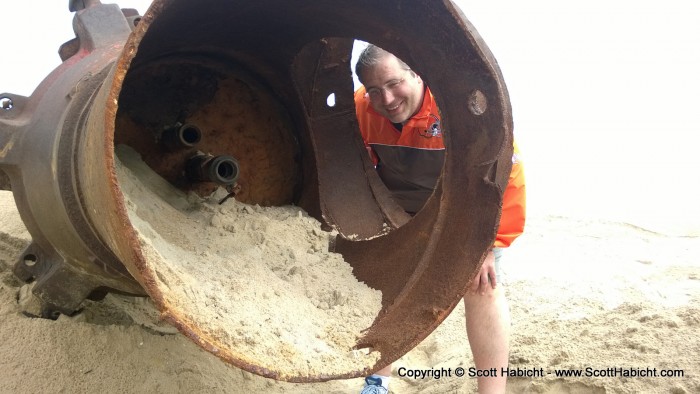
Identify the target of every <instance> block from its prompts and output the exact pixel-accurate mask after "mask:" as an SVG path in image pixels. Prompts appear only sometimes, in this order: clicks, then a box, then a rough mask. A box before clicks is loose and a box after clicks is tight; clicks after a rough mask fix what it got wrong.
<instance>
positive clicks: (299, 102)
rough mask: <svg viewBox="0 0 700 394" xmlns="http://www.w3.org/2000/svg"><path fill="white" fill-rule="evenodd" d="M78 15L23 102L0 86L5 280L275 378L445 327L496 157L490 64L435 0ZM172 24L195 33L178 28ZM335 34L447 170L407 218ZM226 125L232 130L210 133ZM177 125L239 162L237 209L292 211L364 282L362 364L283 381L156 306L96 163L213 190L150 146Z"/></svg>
mask: <svg viewBox="0 0 700 394" xmlns="http://www.w3.org/2000/svg"><path fill="white" fill-rule="evenodd" d="M76 4H77V3H76ZM82 6H85V8H84V9H81V7H82ZM81 7H77V9H79V11H78V12H77V13H76V17H75V21H74V28H75V31H76V36H77V37H76V40H71V41H70V42H69V43H70V45H67V46H65V47H64V48H63V50H62V51H61V56H62V58H64V59H65V61H64V62H63V64H61V65H60V66H59V67H58V68H57V69H56V70H55V71H54V72H53V73H52V74H50V75H49V76H48V77H47V78H46V79H45V80H44V81H43V82H42V84H41V85H40V86H39V88H37V90H36V91H35V92H34V93H33V94H32V96H31V97H29V98H27V97H22V96H19V95H13V94H10V93H7V94H0V97H2V98H4V99H5V101H3V103H4V104H3V108H4V110H1V111H0V174H2V173H4V174H5V176H4V179H9V183H10V184H11V188H12V191H13V193H14V196H15V200H16V202H17V206H18V210H19V212H20V215H21V216H22V219H23V221H24V223H25V225H26V226H27V229H28V230H29V232H30V233H31V234H32V238H33V241H32V243H31V244H30V245H29V246H28V247H27V249H26V250H25V251H24V252H23V253H22V254H21V256H19V257H18V259H17V262H16V264H15V273H16V274H17V276H19V277H20V278H21V279H23V280H27V281H29V280H32V279H34V280H36V282H37V283H36V285H35V287H34V292H35V294H37V296H38V297H40V298H41V299H42V300H43V301H44V302H45V303H46V304H47V305H49V306H50V307H51V308H52V309H53V310H58V311H60V312H63V313H71V312H73V311H75V310H76V309H77V308H78V307H79V305H80V303H81V302H82V300H84V299H85V298H86V297H91V296H92V297H95V296H96V295H97V294H101V293H103V292H104V290H110V291H120V292H126V293H131V294H147V295H149V296H150V297H151V298H152V299H153V300H154V302H155V303H156V305H157V306H158V308H159V309H160V310H161V313H162V315H163V316H164V317H165V318H166V319H167V320H168V321H170V322H171V323H172V324H173V325H175V326H176V327H178V329H179V330H180V331H181V332H182V333H184V334H185V335H187V336H188V337H190V338H191V339H192V340H193V341H195V342H196V343H197V344H199V345H200V346H202V347H203V348H205V349H207V350H209V351H211V352H213V353H215V354H216V355H217V356H219V357H220V358H222V359H224V360H226V361H228V362H230V363H232V364H234V365H236V366H238V367H241V368H243V369H246V370H248V371H251V372H254V373H257V374H260V375H263V376H267V377H271V378H275V379H282V380H287V381H293V382H310V381H319V380H328V379H339V378H349V377H356V376H360V375H362V374H366V373H369V372H371V371H374V370H378V369H380V368H382V367H384V366H386V365H388V364H389V363H391V362H393V361H395V360H396V359H398V358H399V357H401V356H402V355H403V354H405V353H406V352H408V351H409V350H410V349H411V348H413V347H414V346H415V345H417V344H418V343H419V342H420V341H421V340H423V339H424V338H425V337H426V336H427V335H428V334H429V333H430V332H431V331H432V330H433V329H434V328H435V327H437V325H438V324H440V322H441V321H442V320H444V319H445V318H446V316H447V315H448V314H449V312H450V311H451V310H452V309H453V308H454V307H455V305H456V304H457V303H458V302H459V300H460V298H461V297H462V296H463V295H464V293H465V291H466V285H467V283H468V282H469V281H470V280H471V278H472V277H473V276H474V275H475V273H476V272H477V271H478V268H479V266H480V264H481V262H482V261H483V258H484V256H485V255H486V252H487V250H488V248H489V247H490V245H492V243H493V240H494V238H495V231H496V227H497V224H498V220H499V215H500V206H501V201H502V193H503V189H504V187H505V184H506V182H507V179H508V174H509V171H510V157H511V154H512V118H511V109H510V103H509V99H508V94H507V90H506V88H505V84H504V82H503V79H502V76H501V74H500V71H499V68H498V65H497V63H496V61H495V59H494V58H493V56H492V55H491V53H490V51H489V50H488V48H487V46H486V45H485V43H484V42H483V41H482V39H481V38H480V37H479V35H478V33H476V30H475V29H474V28H473V26H472V25H471V24H470V23H469V22H468V21H467V19H466V18H465V17H464V15H462V13H461V12H460V11H459V10H458V9H457V8H456V7H455V6H454V5H453V4H452V3H451V2H449V1H432V0H430V1H428V0H426V1H412V2H406V1H403V0H385V1H382V2H377V1H375V0H332V1H323V2H319V1H314V0H303V1H302V0H300V1H295V2H289V1H287V0H264V1H260V0H256V1H248V0H238V1H234V0H228V1H227V0H201V1H196V2H195V1H186V0H155V1H154V2H153V4H152V6H151V7H150V9H149V11H148V12H147V13H146V14H145V15H144V16H143V17H142V18H141V19H140V21H139V23H138V24H137V25H136V26H134V23H133V22H131V20H130V19H128V18H132V17H133V15H129V16H128V17H127V16H126V15H125V13H124V12H123V11H122V10H120V9H119V8H118V7H117V6H113V5H102V4H99V2H82V3H81ZM132 19H133V18H132ZM407 21H421V22H420V23H408V22H407ZM190 25H196V26H197V27H198V28H197V29H188V30H187V31H183V30H182V29H181V26H190ZM132 29H133V33H132ZM352 38H359V39H362V40H364V41H369V42H373V43H375V44H377V45H379V46H381V47H383V48H385V49H387V50H389V51H390V52H393V53H395V54H396V55H397V56H399V57H401V58H402V59H403V60H405V61H406V62H407V63H408V64H410V65H411V66H412V68H413V69H414V70H415V71H416V72H418V73H419V74H420V75H421V76H422V78H423V79H424V80H425V81H426V82H427V83H428V84H429V85H430V86H431V89H432V90H433V92H434V93H435V95H436V97H437V99H438V103H439V105H440V109H441V112H442V115H443V129H444V130H446V131H445V134H444V136H445V145H446V147H447V154H446V159H445V163H444V167H443V172H442V176H441V178H440V180H439V182H438V184H437V186H436V189H435V192H434V193H433V196H432V197H431V198H430V199H429V200H428V202H427V203H426V205H425V206H424V207H423V209H422V210H421V211H420V212H418V214H417V215H416V216H415V217H413V218H411V217H409V216H408V215H407V214H406V213H405V212H403V211H402V210H401V209H400V208H399V207H398V205H397V204H396V203H394V202H393V201H392V200H391V198H390V196H389V193H388V191H387V190H386V188H385V187H384V186H383V185H382V183H381V181H380V180H379V178H378V176H377V174H376V173H375V172H374V169H373V168H372V165H371V163H370V161H369V159H368V158H367V155H366V152H365V150H364V146H363V143H362V141H361V139H360V137H359V133H358V130H357V123H356V120H355V117H354V104H353V101H352V96H353V95H352V93H353V86H352V80H351V72H350V64H349V61H350V49H351V47H352ZM331 94H333V95H334V97H335V99H336V101H335V105H333V106H329V105H328V102H327V98H328V97H329V96H330V95H331ZM163 97H167V100H163ZM9 103H11V105H10V104H9ZM231 111H238V112H235V116H233V117H232V112H231ZM256 111H257V112H256ZM246 116H250V118H246ZM232 118H235V119H237V120H239V121H240V122H239V123H240V124H239V126H238V129H237V132H235V133H234V132H222V130H224V129H225V127H224V126H225V125H229V124H231V123H230V120H231V119H232ZM176 120H177V121H182V123H183V124H197V127H198V128H199V129H200V130H201V141H200V142H199V143H198V144H197V149H198V150H201V151H203V152H208V153H210V154H211V155H213V156H221V155H231V156H233V157H235V158H236V160H237V161H239V162H240V167H239V169H240V171H239V172H240V174H239V180H238V182H239V184H241V185H242V188H241V192H240V193H237V194H236V199H240V200H241V201H243V202H248V203H251V204H261V205H284V204H291V203H294V204H297V205H299V206H301V207H303V208H304V209H305V210H306V211H307V212H309V213H310V214H312V215H314V216H315V217H316V218H317V219H319V220H320V221H322V222H323V223H325V224H326V225H327V226H328V227H332V228H334V229H336V230H337V231H338V232H339V234H340V236H339V237H338V239H337V240H336V251H338V252H340V253H342V254H343V256H344V258H345V259H346V261H348V262H349V263H350V264H351V265H352V266H353V272H354V274H355V276H356V277H357V278H358V279H360V280H361V281H364V282H365V283H367V284H369V285H370V286H372V287H374V288H377V289H379V290H381V291H382V310H381V311H380V313H379V315H378V316H377V318H376V320H375V321H374V323H373V324H372V325H371V326H370V327H368V329H367V330H366V331H365V332H364V333H363V335H362V337H361V338H359V339H358V342H357V347H358V348H371V349H372V350H374V351H377V352H379V353H380V355H381V357H380V358H379V359H378V361H377V362H376V363H374V364H373V365H367V366H366V367H364V368H360V369H353V370H348V371H343V372H339V373H334V374H329V375H318V374H309V373H307V372H305V371H287V370H281V369H279V368H278V367H277V365H275V364H274V363H273V364H269V363H267V364H264V363H262V361H261V360H255V359H253V360H251V359H250V358H249V355H247V354H242V353H241V352H240V350H239V349H236V348H231V347H230V346H226V345H225V344H224V343H223V342H222V341H221V338H220V337H219V336H217V335H214V334H212V333H211V332H209V331H208V330H207V327H203V326H201V325H199V324H197V322H196V321H193V320H192V319H190V318H188V317H187V316H186V315H185V314H184V313H183V311H182V310H179V309H178V307H177V305H176V303H172V302H169V301H168V299H167V298H166V296H165V295H164V294H165V293H164V289H163V288H162V287H160V285H159V282H158V279H157V273H156V272H155V271H154V268H153V267H152V266H151V265H150V264H149V261H148V260H147V259H146V258H145V253H144V250H143V249H142V246H141V244H140V243H139V240H138V237H137V233H136V230H135V228H134V227H133V226H132V224H131V222H130V220H129V217H128V215H127V211H126V207H125V201H124V198H123V196H122V193H121V190H120V184H119V181H118V179H117V177H116V173H115V157H114V156H115V144H127V145H129V146H131V147H132V148H133V149H134V150H136V151H137V152H138V153H139V154H141V156H142V157H143V158H144V161H145V162H146V164H147V165H148V166H149V167H150V168H151V169H153V170H154V171H155V172H157V173H158V174H160V175H161V176H162V177H163V178H165V179H166V180H168V181H169V182H170V183H171V184H172V185H175V186H177V187H178V188H180V189H182V190H184V191H192V192H195V193H199V194H201V195H205V194H207V193H211V192H212V190H213V188H212V183H211V182H192V181H191V180H190V179H187V178H186V177H183V173H185V171H184V170H185V166H186V164H185V163H187V158H189V157H190V156H191V154H192V152H191V151H190V150H189V149H181V150H176V151H166V152H164V150H163V149H162V146H161V145H160V144H159V143H158V137H159V135H160V133H162V130H163V128H164V127H165V126H166V125H169V124H170V125H172V124H173V122H174V121H176ZM248 120H250V121H248ZM265 122H268V123H265ZM36 157H41V158H42V159H43V160H41V161H37V160H34V158H36ZM260 160H265V164H266V166H264V168H265V169H266V170H265V171H267V172H264V173H263V170H262V168H256V165H255V163H259V161H260ZM2 179H3V177H2V176H0V180H2ZM5 183H7V182H6V181H5ZM213 187H216V185H213ZM387 229H389V230H390V231H388V232H387V231H386V230H387ZM351 235H352V237H351ZM407 240H410V242H407Z"/></svg>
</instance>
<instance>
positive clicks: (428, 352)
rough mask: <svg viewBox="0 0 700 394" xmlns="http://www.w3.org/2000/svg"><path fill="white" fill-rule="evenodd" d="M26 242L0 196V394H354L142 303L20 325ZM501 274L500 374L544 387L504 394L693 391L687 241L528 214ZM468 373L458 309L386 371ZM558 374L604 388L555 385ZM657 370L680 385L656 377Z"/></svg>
mask: <svg viewBox="0 0 700 394" xmlns="http://www.w3.org/2000/svg"><path fill="white" fill-rule="evenodd" d="M29 240H30V236H29V234H28V233H27V231H26V230H25V228H24V226H23V224H22V221H21V220H20V218H19V215H18V213H17V211H16V208H15V205H14V200H13V197H12V194H11V193H10V192H0V319H1V321H2V323H0V338H2V342H1V343H0V349H1V350H0V354H2V356H1V357H0V382H1V383H0V393H52V392H66V393H93V392H106V393H117V392H118V393H191V392H199V393H213V392H221V393H224V392H225V393H248V392H266V393H316V392H325V393H357V392H359V390H360V388H361V386H362V379H359V378H358V379H350V380H343V381H330V382H324V383H314V384H292V383H286V382H277V381H274V380H270V379H266V378H262V377H259V376H256V375H253V374H251V373H248V372H244V371H241V370H239V369H236V368H234V367H232V366H229V365H227V364H225V363H223V362H222V361H220V360H219V359H218V358H216V357H215V356H213V355H211V354H209V353H207V352H205V351H204V350H201V349H200V348H199V347H197V346H196V345H194V343H192V342H191V341H190V340H188V339H187V338H185V337H184V336H183V335H181V334H178V333H176V332H175V331H174V330H173V329H172V328H171V327H168V326H166V325H164V324H163V323H160V322H158V320H157V315H158V314H157V312H156V311H155V310H154V308H153V306H152V304H151V303H150V301H149V300H148V299H146V298H134V297H126V296H115V295H109V296H108V297H107V298H106V299H105V300H104V301H101V302H86V305H85V308H84V310H83V311H82V313H80V314H78V315H77V316H75V317H67V316H61V317H59V319H58V320H56V321H52V320H46V319H38V318H30V317H26V316H25V315H23V314H22V313H21V310H20V306H19V305H18V297H19V294H20V289H21V288H22V285H23V284H22V283H20V282H19V281H18V280H17V279H16V278H15V277H14V276H13V275H12V273H11V267H12V264H13V261H14V259H15V258H16V257H17V256H18V254H19V253H20V251H21V249H22V248H23V247H24V246H25V245H26V244H27V243H28V242H29ZM504 265H505V268H506V273H507V277H506V278H507V283H506V284H504V286H505V288H506V291H507V294H508V298H509V300H510V308H511V313H512V332H513V334H512V340H511V355H510V366H511V368H514V369H515V371H520V372H521V373H524V372H529V373H530V374H535V373H536V374H537V375H539V374H542V375H543V376H534V377H510V378H509V379H508V389H507V391H508V393H640V392H643V393H697V392H700V356H698V354H700V336H699V335H698V333H700V238H698V237H690V236H677V235H673V236H667V235H664V234H660V233H656V232H652V231H648V230H645V229H643V228H639V227H635V226H632V225H629V224H625V223H615V222H605V221H602V220H584V219H573V218H570V217H565V216H547V215H531V216H530V218H529V219H528V224H527V228H526V233H525V234H524V235H523V236H522V237H521V238H520V239H518V240H517V241H516V243H515V244H514V245H513V246H512V247H511V248H510V249H509V250H507V253H506V254H505V255H504ZM402 367H403V368H405V369H408V370H413V369H423V370H426V369H428V370H431V371H437V370H440V371H444V373H443V376H441V377H440V378H439V379H436V378H435V377H431V378H425V379H414V378H411V377H408V376H404V377H401V376H399V375H398V371H399V370H400V368H402ZM471 367H473V362H472V359H471V353H470V351H469V345H468V342H467V339H466V335H465V330H464V311H463V305H462V304H461V303H460V304H459V305H458V307H457V308H456V309H455V310H454V312H453V313H452V314H451V315H450V316H449V318H448V319H447V320H446V321H445V322H444V323H443V324H442V325H441V326H440V327H438V328H437V329H436V330H435V331H434V332H433V333H432V334H431V335H430V336H429V337H428V338H427V339H426V340H425V341H423V342H422V343H421V344H420V345H419V346H417V347H416V348H415V349H414V350H412V351H411V352H409V353H408V354H406V355H405V356H404V357H402V358H401V359H399V360H398V361H397V362H396V363H394V377H393V379H392V381H391V392H393V393H470V392H475V388H476V380H475V379H474V378H470V377H469V376H463V377H457V376H456V375H455V371H456V370H457V368H464V369H465V371H466V372H467V374H468V373H469V368H471ZM401 370H402V371H403V369H401ZM567 370H569V371H577V370H581V371H582V372H583V373H584V374H585V373H586V372H587V371H588V372H589V373H591V374H596V375H605V376H591V377H586V376H582V377H558V376H556V371H567ZM448 371H449V375H448ZM668 371H671V372H673V373H674V374H676V375H679V374H682V376H674V377H663V376H661V375H662V374H666V373H667V372H668ZM616 373H617V374H618V376H610V375H614V374H616ZM620 374H626V375H630V374H636V375H653V374H656V376H644V377H641V376H620Z"/></svg>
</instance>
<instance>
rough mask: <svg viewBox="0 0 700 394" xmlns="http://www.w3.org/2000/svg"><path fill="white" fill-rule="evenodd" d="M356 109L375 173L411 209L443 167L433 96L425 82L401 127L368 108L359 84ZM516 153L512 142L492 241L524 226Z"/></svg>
mask: <svg viewBox="0 0 700 394" xmlns="http://www.w3.org/2000/svg"><path fill="white" fill-rule="evenodd" d="M355 111H356V115H357V120H358V123H359V126H360V133H361V134H362V138H363V139H364V142H365V145H366V146H367V148H368V151H369V152H370V155H371V156H372V160H373V161H374V163H375V165H377V171H378V172H379V175H380V177H381V178H382V180H384V182H385V183H386V184H387V186H388V187H389V189H390V190H391V191H392V194H393V195H394V197H395V199H396V200H397V202H399V204H401V205H402V206H403V207H404V209H406V210H407V211H409V212H416V211H417V209H419V207H420V206H422V203H423V202H424V200H425V199H427V197H428V196H429V195H430V193H432V188H433V187H434V186H435V183H436V182H437V179H438V177H439V176H440V172H441V170H442V158H443V157H444V150H445V145H444V143H443V140H442V129H441V123H440V112H439V109H438V107H437V104H436V102H435V97H433V94H432V93H431V92H430V89H428V88H426V91H425V96H424V99H423V104H422V105H421V107H420V109H419V110H418V112H417V113H416V114H415V115H413V116H412V117H411V118H410V119H409V120H408V121H407V122H406V123H405V124H404V125H403V127H402V128H401V131H399V130H398V129H397V128H396V126H395V125H394V124H392V123H391V121H389V119H387V118H385V117H384V116H382V115H380V114H379V113H377V112H376V111H375V110H374V109H373V108H372V106H371V105H370V103H369V99H368V98H367V97H366V95H365V89H364V87H360V88H359V89H358V90H357V91H356V92H355ZM519 156H520V150H519V149H518V146H517V144H515V143H513V167H512V169H511V172H510V177H509V179H508V185H507V186H506V190H505V192H504V194H503V207H502V213H501V221H500V223H499V226H498V231H497V234H496V241H495V242H494V247H502V248H504V247H508V246H510V244H511V243H512V242H513V241H514V240H515V239H516V238H517V237H518V236H520V235H521V234H522V233H523V230H524V228H525V175H524V172H523V168H522V163H521V162H520V158H519ZM416 162H418V163H420V164H419V165H416ZM416 200H417V202H416ZM416 207H418V208H417V209H416Z"/></svg>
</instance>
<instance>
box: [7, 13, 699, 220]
mask: <svg viewBox="0 0 700 394" xmlns="http://www.w3.org/2000/svg"><path fill="white" fill-rule="evenodd" d="M103 2H105V3H108V1H103ZM117 3H118V4H119V5H120V6H122V7H123V8H136V9H138V10H139V11H141V13H144V12H145V11H146V9H147V7H148V5H149V4H150V1H147V0H129V1H127V0H123V1H118V2H117ZM456 3H457V4H458V5H459V6H460V7H461V8H462V9H463V11H464V13H465V15H466V16H467V18H468V19H469V20H470V21H471V22H472V23H473V24H474V25H475V27H476V29H477V30H478V31H479V33H480V34H481V35H482V37H483V38H484V40H485V41H486V43H487V45H488V46H489V48H490V49H491V50H492V52H493V53H494V55H495V56H496V58H497V59H498V62H499V65H500V67H501V69H502V71H503V75H504V78H505V80H506V84H507V86H508V89H509V92H510V95H511V102H512V105H513V116H514V121H515V134H516V138H517V139H518V141H519V143H520V145H521V148H522V150H523V153H524V157H525V160H526V165H527V167H526V169H527V174H528V180H529V181H528V185H529V187H530V195H531V199H530V203H531V207H532V208H533V209H535V210H551V212H552V213H553V214H567V213H574V212H578V213H583V214H587V213H590V212H594V211H595V212H596V213H598V214H603V215H608V216H610V217H611V218H612V217H615V218H621V219H624V220H630V217H634V218H636V219H639V220H640V221H644V220H648V219H649V218H654V219H663V218H673V219H674V220H676V221H684V222H693V223H697V224H698V225H697V227H699V228H700V208H698V206H700V203H698V202H697V201H698V200H700V198H698V194H699V193H698V192H700V186H699V185H698V184H697V178H698V175H697V173H698V172H700V164H699V163H698V161H699V160H698V155H697V153H696V151H697V149H698V142H699V141H700V109H699V108H698V107H700V100H698V99H697V92H699V91H700V76H699V74H698V72H699V71H698V70H700V23H699V22H698V21H700V2H693V1H687V0H683V1H680V0H670V1H666V2H658V1H649V0H638V1H633V0H614V1H613V0H608V1H602V0H591V1H555V0H531V1H515V0H510V1H505V0H495V1H494V0H491V1H483V0H482V1H472V0H461V1H456ZM67 4H68V1H64V0H52V1H42V2H32V1H10V0H3V1H2V6H1V8H0V23H1V25H2V26H3V40H2V52H1V55H0V56H2V58H1V59H2V62H0V92H11V93H17V94H23V95H27V96H28V95H30V94H31V92H32V91H33V89H34V88H35V87H36V85H37V84H38V83H39V82H40V81H41V80H42V79H43V78H44V77H46V75H47V74H48V73H49V72H50V71H51V70H52V69H53V68H55V67H56V66H57V65H58V64H59V61H60V60H59V57H58V55H57V50H58V47H59V46H60V44H61V43H63V42H65V41H67V40H69V39H70V38H72V37H73V36H74V34H73V31H72V27H71V20H72V15H71V14H70V13H69V12H68V6H67ZM628 213H629V214H628ZM640 215H641V216H644V215H647V216H649V217H648V218H641V217H640Z"/></svg>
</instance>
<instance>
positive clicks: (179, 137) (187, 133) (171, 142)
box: [161, 123, 202, 151]
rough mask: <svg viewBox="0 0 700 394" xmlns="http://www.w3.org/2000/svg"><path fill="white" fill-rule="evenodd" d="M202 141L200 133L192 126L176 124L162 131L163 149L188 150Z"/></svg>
mask: <svg viewBox="0 0 700 394" xmlns="http://www.w3.org/2000/svg"><path fill="white" fill-rule="evenodd" d="M201 140H202V131H201V130H199V128H198V127H197V126H195V125H193V124H185V125H183V124H179V123H178V124H176V125H174V126H172V127H169V128H167V129H166V130H165V131H163V134H162V136H161V143H162V144H163V146H164V147H165V149H167V150H170V151H175V150H179V149H190V148H193V147H195V146H196V145H197V144H198V143H199V141H201Z"/></svg>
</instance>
